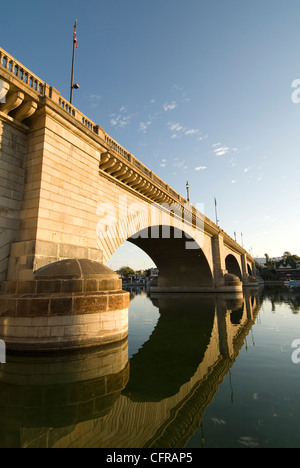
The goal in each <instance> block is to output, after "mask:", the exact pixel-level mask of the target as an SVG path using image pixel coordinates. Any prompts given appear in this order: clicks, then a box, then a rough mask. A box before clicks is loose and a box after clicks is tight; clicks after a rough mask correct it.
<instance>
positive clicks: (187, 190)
mask: <svg viewBox="0 0 300 468" xmlns="http://www.w3.org/2000/svg"><path fill="white" fill-rule="evenodd" d="M186 193H187V201H188V202H189V201H190V186H189V183H188V182H187V183H186Z"/></svg>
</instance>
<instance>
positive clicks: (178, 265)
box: [128, 225, 214, 292]
mask: <svg viewBox="0 0 300 468" xmlns="http://www.w3.org/2000/svg"><path fill="white" fill-rule="evenodd" d="M153 232H155V236H154V235H153ZM128 242H131V243H132V244H135V245H136V246H137V247H139V248H140V249H142V250H143V251H144V252H145V253H146V254H147V255H149V257H150V258H151V259H152V260H153V262H154V263H155V265H156V266H157V268H158V269H159V278H158V282H157V285H155V286H156V287H157V288H159V291H160V292H201V291H213V290H214V280H213V275H212V271H211V268H210V266H209V263H208V261H207V258H206V256H205V254H204V252H203V250H202V249H201V248H200V246H199V245H198V244H196V242H193V247H194V248H187V246H188V245H189V244H190V245H191V244H192V243H191V237H190V236H189V235H188V234H187V233H185V232H184V231H182V230H180V229H178V228H174V227H172V226H161V225H160V226H152V227H149V228H146V229H143V230H141V231H139V232H138V233H137V234H135V235H134V236H132V237H130V238H129V239H128Z"/></svg>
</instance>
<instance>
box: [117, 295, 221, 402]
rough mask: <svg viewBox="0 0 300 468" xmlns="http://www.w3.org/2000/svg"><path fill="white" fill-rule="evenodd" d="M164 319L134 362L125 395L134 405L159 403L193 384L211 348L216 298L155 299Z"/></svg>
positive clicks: (166, 296)
mask: <svg viewBox="0 0 300 468" xmlns="http://www.w3.org/2000/svg"><path fill="white" fill-rule="evenodd" d="M151 299H152V301H153V303H154V305H155V306H158V307H159V312H160V317H159V320H158V322H157V325H156V327H155V329H154V330H153V332H152V334H151V336H150V338H149V340H148V341H147V342H146V343H144V345H143V346H142V347H141V348H140V350H139V351H138V352H137V353H136V354H135V355H134V356H133V357H132V358H131V360H130V379H129V382H128V384H127V386H126V388H125V389H124V390H123V392H122V393H123V394H124V395H126V396H127V397H129V398H130V399H131V400H133V401H139V402H158V401H161V400H163V399H166V398H169V397H171V396H173V395H176V394H177V393H178V392H179V390H180V388H181V387H182V385H184V384H185V383H187V382H189V381H190V379H191V378H192V377H193V375H194V374H195V372H196V371H197V368H198V366H199V364H200V363H201V362H202V360H203V358H204V355H205V352H206V350H207V348H208V346H209V343H210V340H211V336H212V332H213V327H214V321H215V298H214V296H213V295H211V294H208V295H200V296H199V295H198V294H172V295H165V294H155V295H154V296H153V295H151Z"/></svg>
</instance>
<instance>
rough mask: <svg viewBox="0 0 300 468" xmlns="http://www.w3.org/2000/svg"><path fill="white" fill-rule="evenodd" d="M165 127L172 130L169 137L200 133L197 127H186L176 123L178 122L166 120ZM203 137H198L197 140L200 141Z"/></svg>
mask: <svg viewBox="0 0 300 468" xmlns="http://www.w3.org/2000/svg"><path fill="white" fill-rule="evenodd" d="M167 127H168V128H169V130H170V131H171V132H172V135H171V138H172V139H173V138H177V137H179V136H182V135H185V136H194V135H198V134H199V133H200V130H199V128H187V127H185V126H184V125H182V124H180V123H178V122H168V123H167ZM202 139H203V137H200V138H199V141H201V140H202Z"/></svg>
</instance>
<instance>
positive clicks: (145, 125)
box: [139, 120, 152, 133]
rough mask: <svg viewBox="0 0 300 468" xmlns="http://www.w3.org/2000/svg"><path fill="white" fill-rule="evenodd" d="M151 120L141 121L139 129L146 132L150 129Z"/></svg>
mask: <svg viewBox="0 0 300 468" xmlns="http://www.w3.org/2000/svg"><path fill="white" fill-rule="evenodd" d="M151 123H152V122H151V120H148V121H147V122H141V123H140V125H139V129H140V131H141V132H142V133H146V132H147V130H148V127H149V126H150V125H151Z"/></svg>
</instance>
